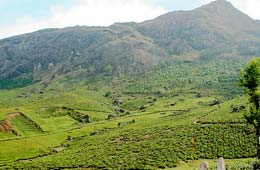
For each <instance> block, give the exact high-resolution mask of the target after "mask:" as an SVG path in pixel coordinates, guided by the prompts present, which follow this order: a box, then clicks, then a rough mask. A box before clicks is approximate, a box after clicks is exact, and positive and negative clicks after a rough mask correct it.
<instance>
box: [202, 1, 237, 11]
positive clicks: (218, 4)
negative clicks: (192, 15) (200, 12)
mask: <svg viewBox="0 0 260 170" xmlns="http://www.w3.org/2000/svg"><path fill="white" fill-rule="evenodd" d="M202 8H204V9H205V8H207V9H211V10H214V9H223V10H227V9H235V10H236V8H235V7H234V6H233V5H232V4H231V3H230V2H229V1H226V0H216V1H213V2H211V3H209V4H207V5H204V6H202Z"/></svg>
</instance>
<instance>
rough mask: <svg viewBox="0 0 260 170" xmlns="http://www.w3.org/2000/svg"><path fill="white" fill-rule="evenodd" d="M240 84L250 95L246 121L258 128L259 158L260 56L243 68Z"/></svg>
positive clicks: (259, 153) (259, 146) (258, 146)
mask: <svg viewBox="0 0 260 170" xmlns="http://www.w3.org/2000/svg"><path fill="white" fill-rule="evenodd" d="M241 77H242V78H241V80H240V86H243V87H245V88H246V93H247V94H248V95H249V102H250V108H249V111H248V112H247V113H246V114H245V118H246V121H247V122H248V123H249V124H252V125H253V126H254V127H255V130H256V137H257V158H258V159H260V109H259V108H260V105H259V104H260V88H259V87H260V58H259V57H257V58H253V59H252V60H251V61H250V62H249V63H248V64H247V65H246V67H245V68H244V69H243V70H241Z"/></svg>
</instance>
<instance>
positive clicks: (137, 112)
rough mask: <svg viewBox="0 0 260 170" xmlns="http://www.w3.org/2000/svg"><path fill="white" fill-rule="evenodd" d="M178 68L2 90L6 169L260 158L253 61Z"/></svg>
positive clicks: (0, 165)
mask: <svg viewBox="0 0 260 170" xmlns="http://www.w3.org/2000/svg"><path fill="white" fill-rule="evenodd" d="M178 62H179V63H178V64H176V65H175V67H172V66H170V65H167V64H166V65H165V67H163V68H162V69H161V70H159V72H155V70H151V71H150V72H149V73H147V74H146V75H145V76H139V77H135V76H131V77H127V76H125V77H122V76H118V77H116V78H115V77H102V76H101V77H96V78H91V77H79V76H78V75H82V74H84V70H83V71H82V70H81V71H75V72H73V73H68V74H66V75H64V76H60V77H57V78H56V79H54V80H48V79H46V80H44V81H43V82H36V83H35V84H32V85H29V86H26V87H22V88H13V89H9V90H0V95H1V96H4V97H0V120H1V122H0V127H1V123H2V126H3V125H5V124H4V123H6V122H7V123H9V124H8V125H9V128H10V129H5V131H2V132H0V153H1V154H0V169H59V168H61V169H71V168H72V169H77V168H82V169H84V168H85V169H165V168H177V169H178V168H179V169H185V168H186V169H189V168H190V167H191V168H195V167H196V166H197V164H198V162H197V161H196V160H198V159H212V160H213V159H217V158H218V157H220V156H223V157H225V158H227V159H230V161H228V163H229V162H230V163H232V162H233V161H234V162H236V160H234V159H238V158H251V157H254V156H255V154H256V153H255V150H256V148H255V144H256V143H255V142H256V141H255V131H254V129H253V127H251V126H249V125H248V124H246V123H245V120H244V118H243V114H244V113H245V112H246V107H247V105H248V102H247V98H248V97H247V96H245V95H243V94H242V89H240V88H239V87H237V80H238V78H239V76H238V75H239V68H241V67H242V66H243V64H244V63H243V62H241V61H240V62H238V61H236V60H235V61H232V60H227V61H225V62H224V60H223V61H222V60H221V61H220V62H219V63H218V64H216V63H215V62H210V61H207V62H206V63H205V64H204V65H201V64H198V63H194V66H193V67H191V63H189V62H181V61H178ZM180 68H186V69H184V70H186V72H182V73H180V72H179V70H180ZM46 84H47V85H46ZM14 113H17V115H16V116H15V117H12V119H10V120H9V117H11V115H13V114H14ZM239 160H241V159H239ZM187 161H188V163H184V162H187ZM190 161H191V162H190ZM194 161H195V162H194ZM245 161H247V160H245ZM213 164H214V163H213ZM214 165H215V164H214ZM188 167H189V168H188Z"/></svg>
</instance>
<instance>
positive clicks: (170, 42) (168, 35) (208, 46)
mask: <svg viewBox="0 0 260 170" xmlns="http://www.w3.org/2000/svg"><path fill="white" fill-rule="evenodd" d="M259 28H260V22H259V21H255V20H253V19H251V18H250V17H248V16H247V15H245V14H244V13H242V12H240V11H238V10H237V9H236V8H235V7H233V6H232V4H231V3H229V2H227V1H225V0H217V1H214V2H212V3H210V4H208V5H204V6H202V7H200V8H197V9H194V10H191V11H176V12H170V13H167V14H165V15H163V16H160V17H158V18H156V19H154V20H151V21H146V22H144V23H141V24H139V25H137V29H138V30H139V31H140V32H141V33H142V34H144V35H145V36H148V37H151V38H153V39H154V40H155V42H156V43H157V44H159V45H160V46H161V47H163V48H164V49H166V50H167V51H168V52H169V53H171V54H178V55H179V54H183V53H187V52H192V51H206V52H208V53H209V54H208V56H207V57H211V56H210V55H220V56H221V55H224V54H226V53H227V54H226V55H231V56H235V55H243V56H244V55H249V56H251V55H256V54H257V53H258V52H259V50H258V49H259V46H260V42H259V39H260V32H259Z"/></svg>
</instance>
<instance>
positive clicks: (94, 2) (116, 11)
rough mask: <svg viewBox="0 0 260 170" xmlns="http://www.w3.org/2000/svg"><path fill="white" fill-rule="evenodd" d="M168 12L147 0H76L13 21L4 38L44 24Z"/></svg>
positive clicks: (104, 22) (105, 21) (104, 21)
mask: <svg viewBox="0 0 260 170" xmlns="http://www.w3.org/2000/svg"><path fill="white" fill-rule="evenodd" d="M1 1H2V0H0V2H1ZM166 12H167V11H166V10H165V9H163V8H162V7H160V6H154V5H150V4H149V3H147V1H146V0H127V1H125V0H75V4H74V5H73V6H71V7H69V8H66V7H64V6H52V7H51V9H50V15H49V17H47V18H44V19H37V18H34V17H33V16H24V17H21V18H19V19H18V20H17V21H16V22H15V23H14V24H12V25H9V26H1V28H0V38H4V37H9V36H12V35H17V34H22V33H27V32H32V31H36V30H39V29H44V28H62V27H67V26H75V25H88V26H108V25H111V24H113V23H115V22H130V21H135V22H142V21H144V20H148V19H152V18H154V17H157V16H159V15H161V14H164V13H166Z"/></svg>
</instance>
